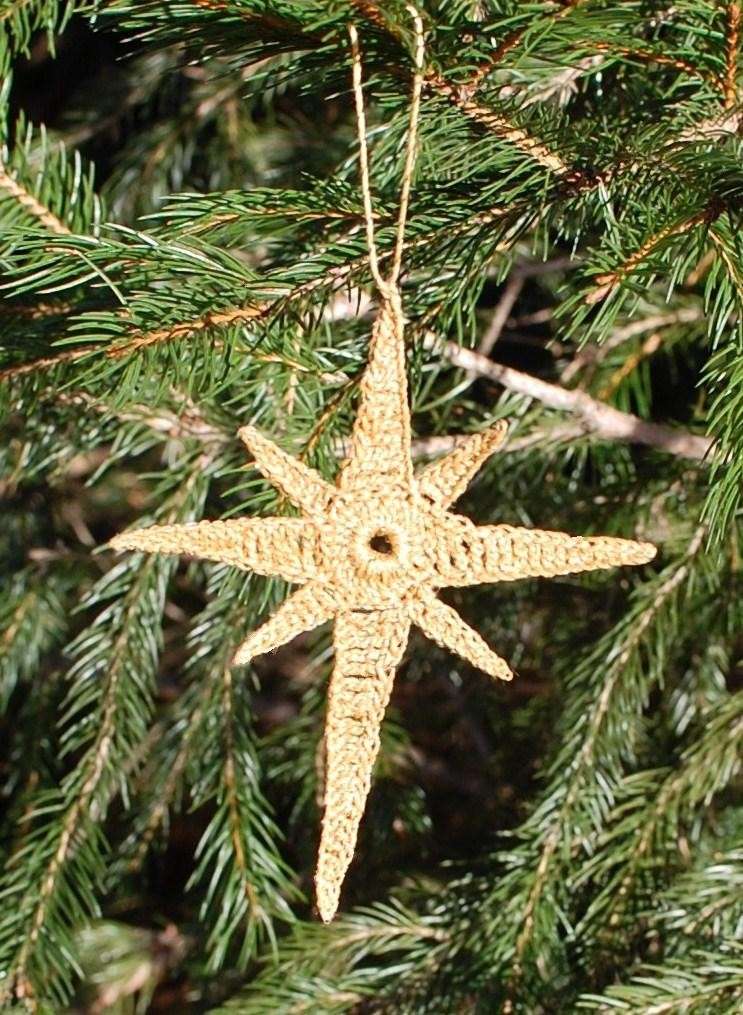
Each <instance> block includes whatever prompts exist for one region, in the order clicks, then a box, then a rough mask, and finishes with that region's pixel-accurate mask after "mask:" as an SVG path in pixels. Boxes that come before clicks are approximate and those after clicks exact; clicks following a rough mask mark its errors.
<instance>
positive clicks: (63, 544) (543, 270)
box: [0, 0, 743, 1015]
mask: <svg viewBox="0 0 743 1015" xmlns="http://www.w3.org/2000/svg"><path fill="white" fill-rule="evenodd" d="M417 6H418V7H419V8H420V10H421V13H422V14H423V17H424V21H425V26H426V71H425V81H424V97H423V104H422V110H421V121H420V144H419V156H418V161H417V166H416V171H415V181H414V188H413V194H412V201H411V209H410V220H409V226H408V231H407V234H406V246H405V256H404V273H403V295H404V306H405V312H406V315H407V318H408V321H409V323H408V337H409V342H410V355H409V370H410V378H411V390H412V406H413V425H414V428H415V432H416V434H417V437H418V441H417V445H416V447H417V452H418V454H419V455H420V458H421V460H423V459H424V458H426V457H427V456H430V455H432V454H435V453H437V452H438V451H440V450H441V449H444V448H449V447H450V446H451V445H452V440H453V437H454V436H455V435H457V434H461V433H467V432H472V431H475V430H479V429H481V428H483V427H485V426H486V425H488V424H489V423H492V422H493V421H494V420H496V419H499V418H508V419H509V421H510V424H511V429H510V434H509V441H508V443H507V444H506V445H505V447H504V449H503V450H502V451H501V452H499V454H498V455H497V456H496V458H495V459H494V460H492V461H490V462H489V463H488V465H487V466H486V467H485V469H484V470H483V472H482V474H481V475H480V476H479V478H478V479H477V481H476V482H475V483H474V485H473V486H472V488H471V489H470V490H469V491H468V493H467V494H466V495H465V497H464V498H463V502H462V510H463V511H464V512H466V513H467V514H468V515H469V516H470V517H471V518H473V519H475V520H476V521H477V522H479V523H487V522H512V523H516V524H520V525H535V526H539V527H541V528H547V529H550V528H553V529H561V530H563V531H570V532H574V533H585V534H590V533H604V534H616V535H622V536H627V537H636V538H640V539H649V540H651V541H653V542H655V543H656V544H657V545H658V547H659V550H660V552H659V556H658V559H657V561H655V562H653V564H652V565H648V566H647V567H645V568H642V569H636V570H634V571H627V572H625V573H622V574H621V575H620V574H618V573H616V572H602V573H598V574H595V575H591V576H588V577H582V578H580V579H566V580H561V581H559V582H557V581H556V582H552V583H539V582H516V583H513V585H506V584H502V585H497V586H489V587H483V588H479V589H476V590H470V591H467V592H466V593H465V592H464V591H452V592H451V593H448V594H447V597H448V598H449V599H450V601H452V602H453V603H456V605H457V608H458V609H461V611H462V612H463V614H464V615H465V616H466V617H468V618H471V619H472V620H473V622H474V624H475V626H476V627H477V628H478V630H480V631H482V633H483V634H484V635H485V637H486V638H487V639H488V640H489V641H490V642H491V643H492V644H494V645H496V646H497V647H498V651H499V652H500V653H502V654H503V656H504V657H505V658H506V659H508V660H509V662H510V663H511V664H512V665H513V668H514V670H515V672H516V674H517V677H516V680H515V681H514V683H513V684H512V685H508V686H507V687H503V686H499V687H495V686H492V685H491V684H490V683H489V682H488V681H487V678H485V677H483V676H482V675H478V674H475V673H473V672H471V671H469V670H467V669H466V667H465V666H464V665H463V664H462V663H461V662H459V661H457V660H455V659H453V658H452V657H451V656H449V655H448V654H447V653H445V652H443V651H441V650H439V649H437V648H435V647H434V646H433V645H431V644H429V643H427V642H425V641H424V640H423V638H422V637H418V638H416V639H414V640H413V642H412V644H411V648H410V650H409V652H408V655H407V657H406V661H405V663H404V664H403V666H402V667H401V669H400V673H399V675H398V678H397V688H396V691H395V695H394V696H393V702H392V707H391V709H390V713H389V715H388V717H387V720H386V723H385V728H384V731H383V744H382V752H381V756H380V759H379V762H378V765H377V775H376V783H375V786H374V788H373V791H372V796H371V798H370V801H369V805H368V808H367V814H366V817H365V822H364V826H363V828H362V835H361V840H360V843H359V848H358V855H357V859H356V861H355V865H354V867H353V869H352V871H351V875H350V877H349V881H348V884H347V887H346V894H345V897H344V900H343V906H342V912H341V914H340V915H339V917H338V918H337V919H336V920H335V921H334V922H333V923H332V924H330V925H329V926H327V927H325V926H322V925H320V924H319V923H318V921H317V919H316V918H315V917H314V916H313V913H312V911H311V906H310V904H309V901H308V900H309V899H310V898H311V878H312V871H313V864H314V854H315V848H316V842H317V837H318V832H319V821H320V802H319V801H320V798H321V792H322V754H321V750H320V747H321V741H322V723H323V715H324V700H325V686H326V684H325V681H326V679H327V674H328V671H329V665H330V660H329V658H328V657H329V650H328V641H327V635H326V633H324V632H322V631H321V632H318V634H316V635H315V636H313V637H311V638H304V639H302V640H300V642H299V643H297V644H294V645H292V646H290V647H288V648H287V649H286V650H283V651H281V652H280V653H278V654H277V655H276V656H275V657H272V658H268V659H259V660H257V661H256V664H255V666H251V667H249V668H230V666H229V662H230V659H231V656H232V653H233V651H234V649H235V647H236V645H237V644H238V643H239V642H240V640H241V639H242V638H243V637H244V636H245V634H246V633H247V632H248V631H249V630H251V629H252V628H254V627H255V626H256V625H257V624H258V623H259V622H260V621H261V619H263V618H264V617H265V615H266V613H267V612H268V611H269V610H270V609H272V608H273V607H275V605H276V604H277V603H278V602H280V601H281V599H282V598H283V596H284V595H285V593H286V588H285V587H283V586H282V585H281V583H280V582H275V581H268V580H266V579H262V578H258V577H256V576H252V575H245V574H242V573H240V572H237V571H235V570H231V569H228V568H224V567H221V566H220V567H217V566H209V565H205V564H202V563H195V562H188V561H179V560H177V559H172V558H167V559H165V558H153V557H147V558H144V557H139V556H134V557H128V558H126V559H125V558H121V559H118V558H115V556H114V554H113V553H112V552H111V551H110V550H108V549H106V547H105V544H106V542H107V541H108V539H110V538H111V537H112V536H113V535H114V534H115V533H116V532H117V531H121V530H122V529H123V528H126V527H127V526H129V525H132V524H135V523H137V524H141V522H142V521H143V516H147V517H149V518H151V519H153V520H157V521H165V520H168V519H170V520H181V521H184V520H196V519H199V518H202V517H205V518H219V517H227V516H232V515H235V514H247V515H255V514H269V513H270V514H275V513H280V512H288V511H289V510H290V508H289V507H288V505H287V504H286V503H285V502H283V501H282V500H281V499H280V498H279V496H278V495H277V494H276V493H275V492H274V491H273V490H272V489H271V488H270V487H269V485H268V484H266V483H265V482H264V481H263V480H262V479H260V477H258V475H257V473H256V472H255V471H254V470H252V469H251V468H246V466H245V459H244V454H243V450H242V448H241V445H240V443H239V441H238V439H237V437H236V433H237V429H238V428H239V426H241V425H243V424H245V423H249V422H250V423H254V424H255V425H256V426H258V427H259V428H261V429H262V430H264V431H265V432H266V433H268V434H270V435H271V437H272V438H273V439H278V440H279V441H280V442H281V443H282V444H283V446H284V447H285V448H286V449H287V450H288V451H291V452H292V453H294V454H297V455H300V456H302V457H303V458H304V460H306V461H307V462H308V463H310V464H311V465H312V466H314V467H316V468H318V469H319V470H320V471H322V472H323V473H324V474H325V475H326V476H327V477H328V478H332V477H333V475H334V473H335V469H336V467H337V463H338V460H339V455H340V454H341V453H342V446H343V440H344V438H345V437H346V436H347V434H348V433H349V431H350V427H351V423H352V420H353V414H354V406H355V396H356V389H357V385H358V380H359V377H360V374H361V371H362V370H363V366H364V363H365V358H366V354H367V343H368V337H369V332H370V327H371V325H370V320H371V316H372V314H373V302H372V303H370V299H369V297H370V296H371V297H373V287H372V285H371V279H370V272H369V267H368V261H367V257H366V244H365V237H364V228H363V209H362V202H361V196H360V192H359V188H358V178H357V173H358V168H357V141H356V127H355V120H354V116H353V103H352V101H351V96H350V61H349V45H348V32H347V26H348V23H349V21H350V20H353V21H354V23H355V24H356V25H357V27H358V30H359V34H360V38H361V44H362V47H363V58H364V73H365V78H366V95H367V104H368V115H369V144H370V148H371V179H372V186H373V189H374V194H375V213H376V216H377V223H376V225H377V238H378V244H379V248H380V257H381V258H382V259H383V260H384V259H385V258H389V256H390V253H391V250H392V247H393V241H394V228H395V227H394V223H395V215H396V210H397V201H398V188H399V181H400V174H401V167H402V162H403V158H404V135H405V130H406V122H407V115H408V106H409V89H410V81H411V68H412V65H413V64H412V56H411V45H412V35H411V22H410V15H409V13H408V12H407V10H406V6H405V3H404V2H403V0H399V2H398V0H390V2H388V3H376V2H372V0H136V2H127V0H99V2H97V3H95V2H92V0H91V2H85V3H82V2H80V3H78V2H72V0H0V79H1V81H0V107H1V108H0V138H1V140H2V144H3V147H2V151H1V152H0V285H2V304H1V305H0V349H1V353H0V357H1V358H0V392H1V396H0V407H1V411H2V442H0V460H1V461H2V473H1V474H0V491H1V492H2V497H3V525H2V531H1V532H0V546H1V547H2V566H3V581H2V587H0V647H1V648H0V651H1V655H0V708H1V709H2V720H1V721H2V735H3V736H2V739H3V755H2V783H1V785H2V793H3V799H4V808H3V812H4V813H3V835H2V850H3V854H4V860H3V862H4V867H3V874H2V878H1V879H0V972H1V973H2V978H1V979H0V1008H2V1010H3V1011H6V1010H7V1011H13V1010H16V1009H17V1010H18V1011H24V1010H28V1011H38V1012H56V1011H64V1010H65V1009H66V1006H67V1005H68V1004H70V1003H72V999H73V998H75V997H77V998H78V999H80V998H82V997H88V998H89V997H90V992H91V991H92V992H93V994H94V995H95V997H96V998H97V1001H93V1002H90V1004H95V1003H98V1004H99V1005H100V1004H101V1003H102V1002H101V998H108V999H109V1001H111V999H113V1001H111V1006H110V1010H121V1011H122V1012H124V1011H134V1010H135V1009H134V1007H126V1005H128V1004H134V998H135V995H137V994H138V995H139V1003H140V1008H139V1009H137V1010H144V1007H145V1006H146V1005H148V1004H149V1003H150V1001H151V999H152V998H153V997H154V998H155V1000H156V999H157V997H158V990H159V991H160V992H161V993H163V992H164V991H165V990H166V986H165V981H166V980H168V981H169V983H168V986H167V989H168V990H170V991H171V994H172V996H175V998H176V1000H174V1001H172V1010H176V1011H189V1010H193V1011H220V1012H240V1013H246V1015H247V1013H255V1015H259V1013H268V1012H277V1011H278V1012H284V1011H286V1012H290V1011H291V1012H299V1011H308V1012H313V1013H314V1012H329V1013H330V1012H350V1011H375V1012H382V1011H385V1012H395V1013H405V1012H410V1013H416V1015H417V1013H426V1012H430V1013H432V1015H433V1013H436V1015H440V1013H442V1012H455V1011H456V1012H460V1011H461V1012H463V1011H472V1012H496V1011H497V1012H503V1013H509V1012H511V1013H517V1012H526V1013H532V1012H534V1013H540V1012H543V1013H548V1012H566V1013H567V1012H573V1011H579V1010H588V1011H603V1012H614V1011H617V1012H633V1013H634V1012H636V1013H640V1012H650V1011H652V1012H663V1013H666V1012H668V1013H674V1012H679V1013H680V1012H685V1013H686V1012H699V1013H709V1012H714V1013H716V1015H726V1013H730V1015H732V1013H734V1012H735V1013H737V1012H739V1011H740V1010H741V1007H743V954H742V952H741V929H742V927H743V856H742V854H741V834H742V831H743V820H742V819H741V810H740V801H739V792H740V782H739V778H740V743H741V735H742V734H743V691H742V690H741V685H740V677H741V631H742V630H743V625H742V623H741V622H742V620H743V606H742V605H741V595H740V593H741V588H740V585H741V583H740V573H741V563H740V561H741V553H742V552H743V547H742V546H741V530H740V517H741V490H742V489H743V239H742V238H741V231H740V219H741V208H742V207H743V204H742V202H741V198H742V197H743V171H742V169H741V154H742V152H743V148H742V145H741V127H742V125H743V56H741V40H742V39H743V7H742V5H741V4H740V2H738V0H729V2H726V0H676V2H675V3H673V4H668V3H661V2H659V0H533V2H532V0H530V2H527V3H524V2H517V0H420V3H419V4H418V5H417ZM75 26H78V27H80V28H81V30H82V28H84V30H85V31H86V32H87V33H88V35H87V36H86V38H87V37H90V38H92V39H94V40H99V43H100V44H101V45H102V44H103V43H104V42H105V46H106V47H108V49H107V50H106V51H107V52H108V51H109V50H111V51H113V52H114V53H115V55H116V59H115V60H111V59H110V58H107V57H105V56H104V57H101V59H100V63H99V66H98V68H97V70H96V69H95V68H91V69H90V70H88V71H86V72H85V73H80V75H79V80H78V81H77V85H76V87H75V89H74V90H72V89H71V90H70V92H69V94H67V95H66V98H65V101H64V103H63V104H62V109H61V111H57V112H55V113H54V114H53V116H52V122H50V123H49V124H46V125H45V124H43V123H36V122H34V123H30V121H29V116H28V115H27V114H26V113H25V112H23V111H20V110H21V107H22V105H23V102H22V95H23V92H22V89H20V86H19V81H20V80H21V78H22V77H23V75H28V74H32V72H33V67H34V60H36V61H39V60H40V61H41V66H42V68H48V67H49V66H51V65H52V64H53V62H54V60H55V59H57V54H58V53H59V52H61V50H60V46H62V45H63V43H64V40H65V38H67V37H68V36H66V35H65V31H67V32H70V31H71V29H72V28H74V27H75ZM39 54H41V55H39ZM470 350H474V352H470ZM117 925H118V931H117ZM171 925H173V927H175V928H177V931H176V930H173V927H172V926H171ZM117 934H119V937H117ZM174 936H175V938H177V943H174ZM96 941H99V942H100V946H99V948H100V963H99V965H98V966H96V943H95V942H96ZM138 948H141V949H142V950H143V954H147V955H148V956H149V958H148V960H147V962H144V963H142V962H140V963H135V962H134V961H133V960H132V959H131V958H130V956H131V955H132V953H133V952H136V949H138ZM105 956H109V961H110V969H109V971H108V974H107V973H106V970H105V962H106V959H105ZM153 956H154V957H153ZM164 956H165V957H164ZM130 962H131V966H130V965H129V963H130ZM131 968H136V969H137V970H139V971H140V972H141V970H142V969H145V970H147V973H146V978H144V979H140V980H138V979H137V976H138V975H140V973H137V975H134V974H132V973H131ZM142 976H144V974H142ZM81 981H82V982H83V983H84V986H83V987H82V988H81V986H80V983H81ZM160 981H162V983H160ZM158 983H160V987H159V988H158ZM81 990H83V993H79V992H80V991H81ZM86 991H87V993H85V992H86ZM163 996H164V995H163ZM86 1003H87V1002H86ZM154 1003H155V1002H153V1004H154ZM164 1003H165V1002H161V1004H160V1008H159V1009H157V1008H155V1007H153V1010H163V1005H164ZM115 1005H120V1006H121V1007H120V1008H116V1007H115ZM90 1010H91V1011H94V1010H104V1009H102V1008H101V1007H99V1008H97V1009H96V1008H94V1007H91V1008H90ZM106 1010H108V1009H106Z"/></svg>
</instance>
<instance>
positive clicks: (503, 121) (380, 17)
mask: <svg viewBox="0 0 743 1015" xmlns="http://www.w3.org/2000/svg"><path fill="white" fill-rule="evenodd" d="M351 3H352V5H353V6H354V7H355V8H356V10H357V11H358V12H359V14H361V15H362V17H364V18H365V19H366V20H367V21H368V22H369V23H370V24H373V25H374V27H375V28H379V29H381V30H382V31H384V32H386V33H387V34H388V35H390V36H391V37H392V38H393V39H395V40H396V41H398V42H399V41H400V40H399V35H398V33H397V31H396V29H394V28H393V27H392V26H390V24H389V22H388V21H387V18H386V17H385V15H384V12H383V11H382V10H381V9H380V7H379V6H378V5H377V4H376V3H373V2H371V0H351ZM423 83H424V85H425V87H426V88H427V89H428V90H430V91H434V92H436V93H437V94H439V95H441V96H442V97H443V98H445V99H448V100H449V102H451V103H452V105H454V106H456V107H457V109H459V110H460V112H462V113H463V114H464V115H465V116H466V117H467V118H468V119H470V120H472V121H473V122H474V123H477V124H478V125H479V126H480V127H484V128H485V129H486V130H489V131H490V132H491V133H494V134H497V135H498V137H500V138H501V139H502V140H504V141H508V142H509V143H511V144H513V145H515V146H516V147H517V148H520V149H521V151H523V152H524V153H525V154H527V155H529V156H530V157H531V158H533V159H536V161H537V162H539V164H540V165H542V166H544V167H545V169H549V170H550V171H551V172H553V173H556V174H557V175H558V176H564V177H570V178H574V179H577V178H578V175H579V174H576V172H575V170H572V169H571V168H570V167H569V166H568V165H567V164H566V163H565V162H564V161H563V160H562V159H561V158H560V156H559V155H557V154H555V153H554V152H552V151H550V149H549V148H548V147H547V146H546V145H545V144H544V143H543V142H542V141H539V140H538V139H536V138H533V137H532V136H531V135H530V134H529V133H528V132H527V131H525V130H524V129H523V128H522V127H518V126H516V124H514V123H512V121H511V120H509V119H508V118H507V117H505V116H503V115H502V114H501V113H497V112H495V110H493V109H490V108H488V107H487V106H481V105H479V104H478V103H476V102H474V101H473V100H472V98H471V96H472V92H473V90H472V89H471V88H470V86H469V85H468V84H464V85H457V84H452V83H451V82H450V81H448V80H447V79H446V78H445V77H444V76H443V75H442V74H440V73H438V72H437V71H434V70H430V71H428V72H427V73H426V74H425V75H424V77H423Z"/></svg>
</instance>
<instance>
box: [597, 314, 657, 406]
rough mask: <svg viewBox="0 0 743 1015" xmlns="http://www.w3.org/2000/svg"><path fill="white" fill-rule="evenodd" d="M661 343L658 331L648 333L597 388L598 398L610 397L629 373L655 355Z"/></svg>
mask: <svg viewBox="0 0 743 1015" xmlns="http://www.w3.org/2000/svg"><path fill="white" fill-rule="evenodd" d="M662 344H663V337H662V336H661V333H660V332H659V331H654V332H652V334H650V335H648V337H647V338H646V339H645V341H644V342H643V343H642V345H641V346H640V348H639V349H638V350H637V351H636V352H633V353H631V354H630V355H629V356H628V357H627V359H626V360H625V361H624V363H622V365H621V366H620V367H619V369H618V370H615V371H614V373H613V374H612V375H611V377H610V378H609V380H608V381H607V382H606V384H605V385H604V386H603V387H602V388H601V389H600V390H599V392H598V397H599V399H601V401H603V400H604V399H606V398H611V396H612V395H613V394H614V392H615V391H616V390H617V388H618V387H619V385H620V384H621V383H622V381H624V380H626V379H627V378H628V377H629V376H630V374H632V373H634V372H635V370H637V368H638V366H639V365H640V363H642V361H643V360H644V359H647V358H648V357H649V356H653V355H655V353H656V352H657V351H658V349H660V347H661V345H662Z"/></svg>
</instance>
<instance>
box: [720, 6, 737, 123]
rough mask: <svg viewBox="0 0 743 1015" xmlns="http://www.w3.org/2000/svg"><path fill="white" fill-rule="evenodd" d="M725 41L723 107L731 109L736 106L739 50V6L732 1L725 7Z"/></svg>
mask: <svg viewBox="0 0 743 1015" xmlns="http://www.w3.org/2000/svg"><path fill="white" fill-rule="evenodd" d="M727 22H728V23H727V39H726V40H725V43H726V57H725V79H724V82H723V87H724V91H725V106H726V108H727V109H732V108H733V107H735V106H737V105H738V82H737V78H738V52H739V50H740V32H741V5H740V3H738V0H733V2H732V3H729V4H728V5H727Z"/></svg>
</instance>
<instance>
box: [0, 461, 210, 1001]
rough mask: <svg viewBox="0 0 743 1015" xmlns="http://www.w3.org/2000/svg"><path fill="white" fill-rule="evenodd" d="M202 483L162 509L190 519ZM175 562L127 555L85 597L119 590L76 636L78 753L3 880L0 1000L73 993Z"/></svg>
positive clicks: (40, 803)
mask: <svg viewBox="0 0 743 1015" xmlns="http://www.w3.org/2000/svg"><path fill="white" fill-rule="evenodd" d="M200 486H201V474H200V473H199V472H195V473H194V474H193V475H191V476H189V478H188V480H187V482H186V484H185V486H184V488H183V489H182V490H179V491H178V492H177V493H176V495H175V496H174V503H172V504H171V505H170V514H169V515H166V516H167V517H170V518H172V519H175V518H179V517H183V515H184V514H186V517H188V514H189V513H190V508H191V506H192V501H193V498H194V491H195V489H196V490H199V488H200ZM196 500H197V502H198V500H200V494H198V493H197V494H196ZM172 567H173V565H172V563H170V562H167V563H163V562H162V561H156V560H154V559H152V558H151V559H149V560H148V561H147V562H145V564H144V565H140V564H139V563H137V562H135V563H134V564H132V563H129V564H128V565H125V566H124V567H123V568H121V567H120V568H118V569H117V570H116V571H114V572H113V573H112V574H110V575H107V576H106V577H105V578H104V579H103V580H102V582H101V583H99V586H98V588H97V589H96V590H94V592H93V593H92V596H91V597H90V599H91V602H96V601H97V600H98V599H105V598H106V597H108V596H110V595H111V592H112V591H113V592H114V593H116V592H123V598H121V599H119V600H117V601H115V602H114V605H113V606H112V607H111V606H110V607H109V608H107V609H106V610H104V612H103V613H102V614H101V615H100V616H99V618H98V621H97V623H96V625H95V626H94V628H93V630H92V632H84V633H83V636H81V638H80V639H78V641H77V643H76V648H77V652H78V660H77V663H76V666H75V668H74V669H73V674H72V675H73V678H74V681H73V683H72V685H71V689H70V692H69V695H68V698H67V702H66V708H65V710H64V714H63V717H62V725H63V727H64V728H66V732H65V733H64V734H63V737H62V742H63V744H64V747H65V750H66V752H67V753H68V754H69V753H70V752H72V751H81V752H82V754H81V758H80V760H79V762H78V763H77V765H76V766H75V768H73V770H72V771H71V772H70V773H69V775H68V776H67V777H66V779H65V780H64V782H63V783H62V785H61V786H60V788H59V789H58V790H53V791H46V792H42V793H40V794H39V795H38V797H37V799H36V801H35V807H34V811H33V813H32V816H31V822H32V826H33V827H32V830H31V832H30V834H29V837H28V839H27V841H26V842H25V843H24V844H23V846H22V848H21V849H20V850H19V851H18V852H16V853H15V854H14V856H13V857H12V858H11V862H10V864H9V866H8V869H7V871H6V874H5V878H4V881H3V884H2V887H1V888H0V898H2V899H3V900H4V917H3V919H2V920H0V955H1V956H2V964H3V969H4V970H5V974H6V975H5V977H4V978H3V980H2V982H1V983H0V1002H2V1003H3V1004H9V1003H10V1002H11V999H12V998H13V997H14V996H15V997H18V998H21V999H23V998H26V997H28V996H29V995H32V996H33V995H38V994H39V993H43V994H44V995H45V996H46V997H49V998H54V999H56V1000H58V1001H59V1000H60V999H63V998H65V997H66V996H67V994H68V993H69V990H70V987H71V983H72V981H73V978H74V976H75V973H76V972H77V969H76V965H75V959H74V955H73V952H72V946H71V941H70V932H71V930H72V929H73V928H74V927H75V926H76V925H78V924H79V923H81V922H83V921H84V919H86V918H87V917H88V916H89V915H90V914H91V911H93V912H94V911H95V908H96V903H95V896H96V889H97V888H98V886H99V885H100V882H101V879H102V875H103V870H104V866H103V864H104V856H105V852H106V846H105V842H104V840H103V837H102V832H101V829H100V827H98V823H99V822H100V821H101V820H102V817H103V815H104V814H105V812H106V809H107V807H108V804H109V801H110V799H111V796H112V795H113V793H114V792H115V789H116V787H117V785H118V784H119V782H120V779H121V775H120V772H119V766H120V765H121V764H122V762H123V761H124V759H125V758H126V757H127V756H128V754H129V753H130V752H131V751H132V750H133V749H134V747H135V746H136V743H137V742H138V740H139V739H141V737H142V735H143V724H144V722H145V721H146V717H147V714H148V711H149V697H150V694H151V691H150V689H149V687H148V686H147V682H148V676H151V674H152V671H153V669H154V665H155V662H156V658H157V650H158V639H157V637H156V636H155V635H153V633H151V629H150V626H149V625H150V624H151V623H152V621H153V615H154V618H155V622H157V620H159V615H160V613H161V611H162V608H163V605H164V595H165V586H166V578H167V575H168V573H169V571H170V570H172ZM109 621H110V622H111V626H112V628H113V631H115V632H116V635H115V637H113V638H112V637H111V635H112V633H113V632H112V630H111V629H110V627H109ZM101 676H103V679H102V680H100V678H101ZM99 681H100V682H99Z"/></svg>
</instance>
